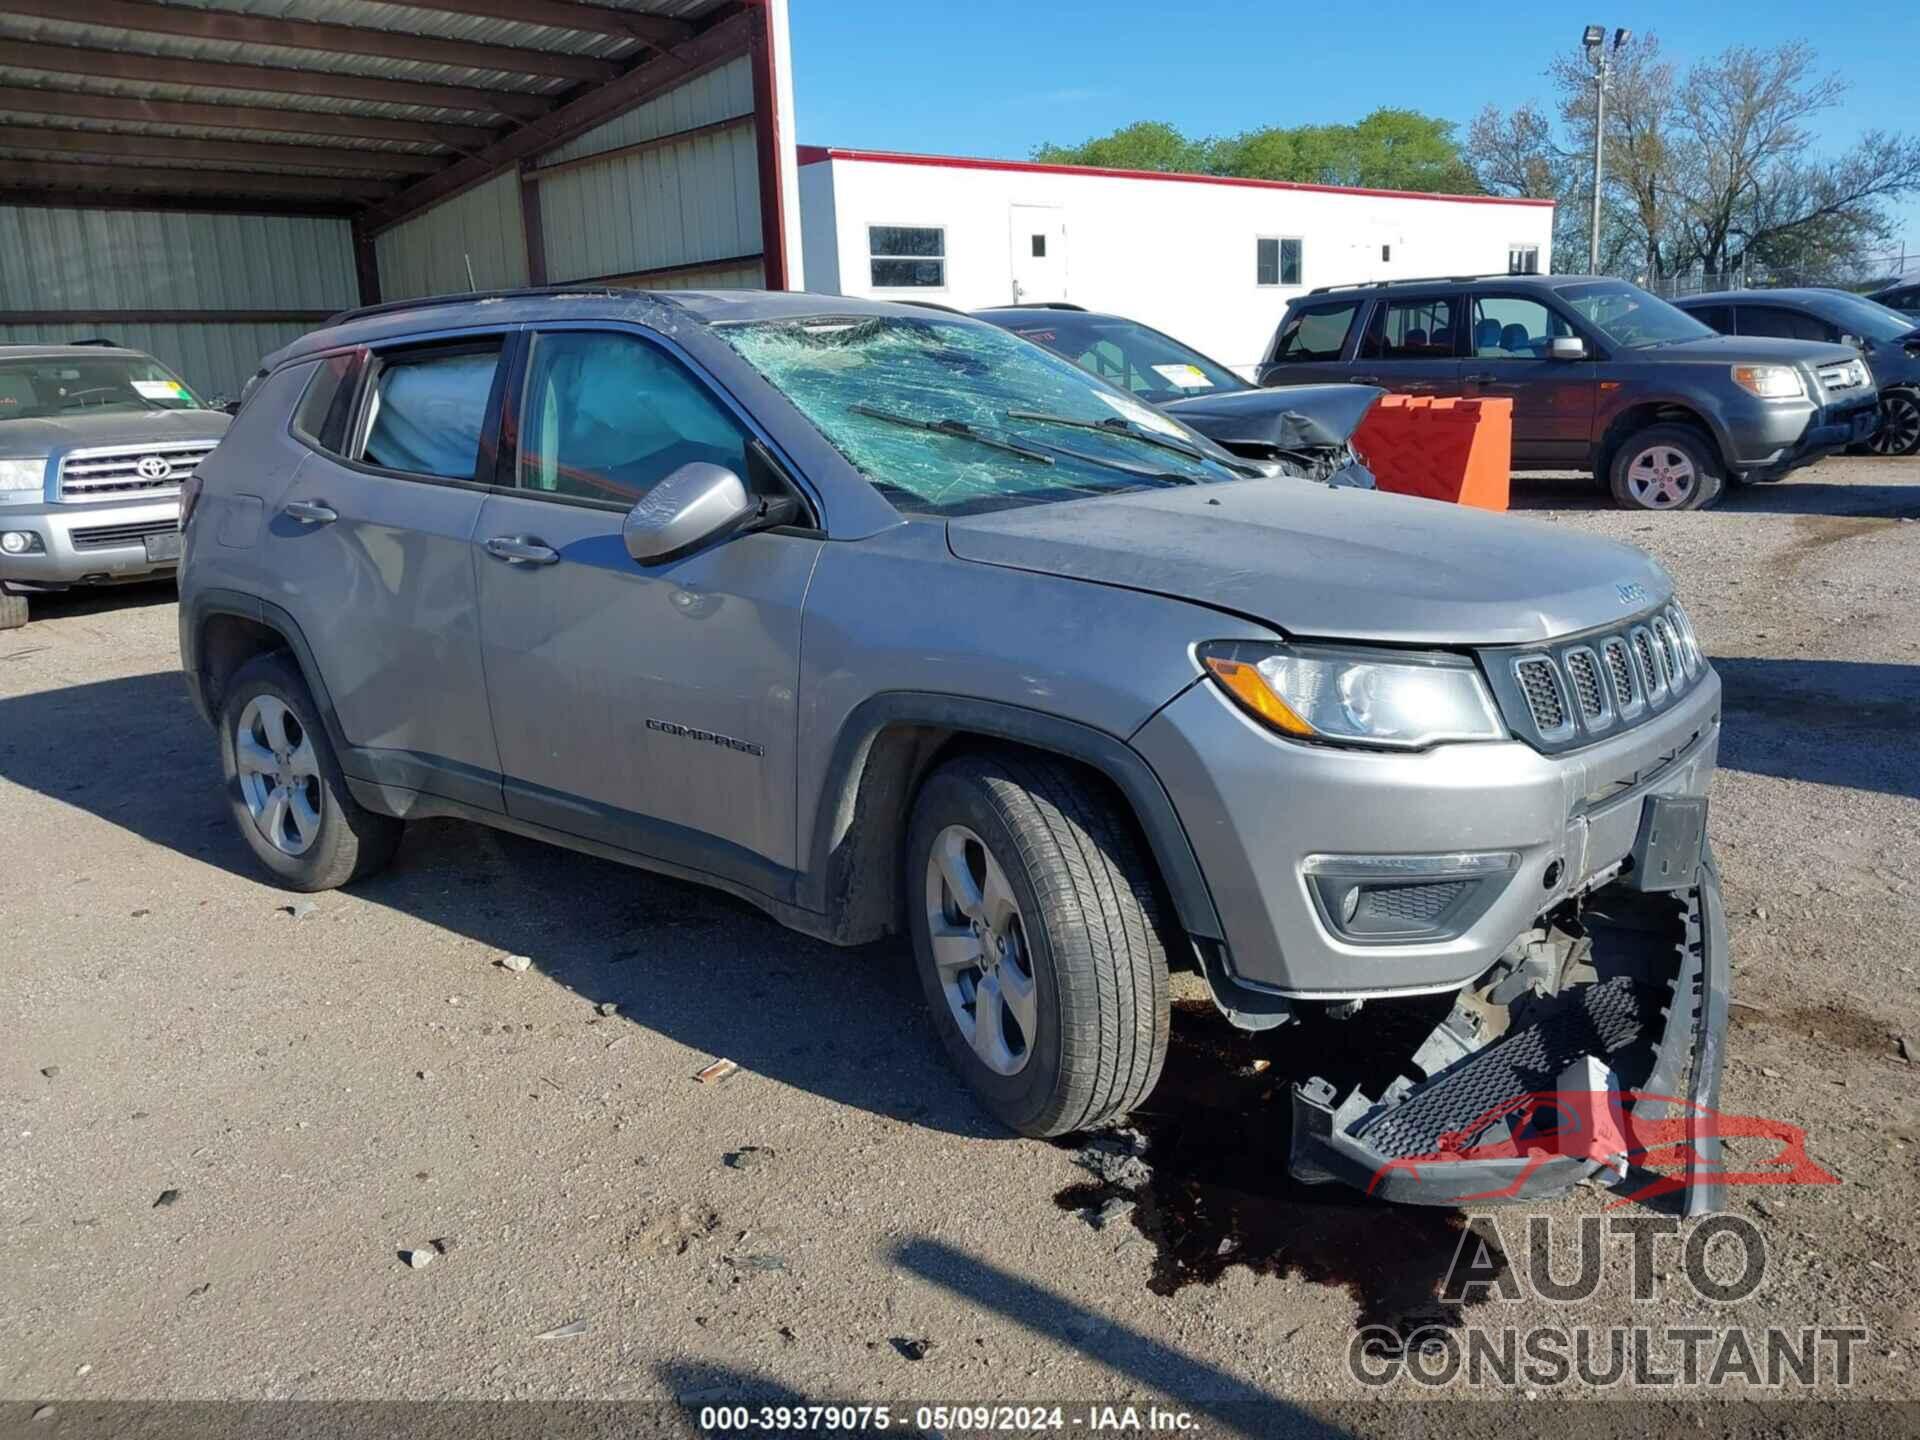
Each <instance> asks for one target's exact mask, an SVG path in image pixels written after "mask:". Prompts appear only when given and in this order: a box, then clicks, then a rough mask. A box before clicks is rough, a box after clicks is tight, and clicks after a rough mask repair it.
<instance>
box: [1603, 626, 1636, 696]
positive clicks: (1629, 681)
mask: <svg viewBox="0 0 1920 1440" xmlns="http://www.w3.org/2000/svg"><path fill="white" fill-rule="evenodd" d="M1607 669H1608V671H1609V672H1611V673H1612V675H1613V694H1614V698H1615V699H1616V700H1618V701H1619V703H1620V704H1622V705H1631V704H1633V697H1634V694H1635V691H1634V686H1633V663H1632V662H1631V661H1630V660H1628V659H1627V647H1626V646H1625V645H1624V644H1622V643H1621V642H1620V641H1618V640H1609V641H1607Z"/></svg>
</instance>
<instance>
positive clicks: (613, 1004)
mask: <svg viewBox="0 0 1920 1440" xmlns="http://www.w3.org/2000/svg"><path fill="white" fill-rule="evenodd" d="M593 1008H594V1009H595V1010H598V1011H599V1012H600V1013H601V1014H602V1015H604V1016H605V1017H606V1018H607V1019H609V1020H611V1019H612V1018H613V1017H614V1016H616V1015H618V1014H619V1013H620V1002H619V1001H618V1000H602V1001H601V1002H600V1003H599V1004H598V1005H596V1006H594V1007H593Z"/></svg>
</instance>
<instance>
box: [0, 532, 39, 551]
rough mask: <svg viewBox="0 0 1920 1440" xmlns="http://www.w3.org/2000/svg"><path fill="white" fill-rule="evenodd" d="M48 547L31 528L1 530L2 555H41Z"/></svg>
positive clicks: (0, 547) (0, 544)
mask: <svg viewBox="0 0 1920 1440" xmlns="http://www.w3.org/2000/svg"><path fill="white" fill-rule="evenodd" d="M46 548H47V547H46V545H45V544H44V543H43V542H42V541H41V539H40V537H39V536H38V535H37V534H35V533H34V532H33V531H31V530H0V555H41V554H44V553H45V552H46Z"/></svg>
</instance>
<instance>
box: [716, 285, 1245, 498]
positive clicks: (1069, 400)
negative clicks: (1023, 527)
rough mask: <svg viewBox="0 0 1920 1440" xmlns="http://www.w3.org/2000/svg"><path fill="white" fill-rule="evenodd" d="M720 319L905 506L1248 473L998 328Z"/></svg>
mask: <svg viewBox="0 0 1920 1440" xmlns="http://www.w3.org/2000/svg"><path fill="white" fill-rule="evenodd" d="M716 328H717V330H718V333H719V334H721V335H723V336H724V337H725V338H726V340H727V342H728V343H729V344H731V345H732V346H733V347H734V349H735V350H737V351H739V352H740V354H741V356H742V357H744V358H745V359H746V361H747V362H748V363H749V364H751V365H752V366H753V367H754V368H755V369H756V370H758V371H759V372H760V373H761V374H762V375H764V376H766V377H767V379H768V380H769V381H771V382H772V383H773V384H774V385H775V386H777V387H778V388H779V389H780V390H781V391H782V392H784V393H785V395H786V396H787V398H788V399H789V400H791V401H793V403H794V405H795V406H797V407H798V408H799V410H800V412H801V413H802V414H803V415H805V416H806V417H807V419H808V420H810V421H812V422H813V424H814V425H815V426H816V427H817V428H818V429H819V431H820V433H821V434H823V435H825V436H826V437H827V439H828V440H829V441H831V442H832V443H833V445H834V447H835V448H836V449H838V450H839V451H840V453H841V454H842V455H844V456H846V458H847V460H848V461H849V462H850V463H851V464H852V465H853V466H854V468H855V469H857V470H859V471H860V473H861V474H862V475H864V476H866V477H867V479H868V480H869V481H870V482H871V483H872V484H873V485H874V486H875V488H877V489H878V490H879V491H880V492H881V493H882V494H883V495H885V496H886V497H887V498H888V499H889V500H890V501H892V502H893V503H894V504H895V505H896V506H898V507H899V508H900V509H901V510H904V511H908V512H911V513H916V514H931V515H968V514H978V513H981V512H984V511H988V510H999V509H1005V508H1007V507H1009V506H1015V505H1041V504H1047V503H1050V502H1053V501H1057V500H1073V499H1077V498H1079V497H1081V496H1085V495H1111V494H1116V493H1119V492H1121V491H1125V490H1140V489H1148V488H1160V487H1162V486H1168V485H1191V484H1195V483H1208V482H1214V481H1221V480H1232V479H1236V478H1238V472H1237V471H1236V470H1235V469H1234V468H1233V460H1232V457H1230V456H1228V455H1227V454H1226V453H1225V452H1224V451H1221V450H1219V449H1218V448H1217V447H1215V446H1214V445H1213V443H1212V442H1211V441H1209V440H1207V439H1205V438H1204V437H1202V436H1201V435H1199V434H1198V433H1196V432H1194V431H1192V430H1189V429H1187V428H1186V427H1185V426H1184V425H1180V424H1178V423H1176V422H1175V421H1173V420H1171V419H1169V418H1168V417H1167V416H1165V415H1162V414H1161V413H1160V412H1159V411H1157V410H1154V409H1153V408H1151V407H1150V406H1147V405H1143V404H1141V403H1140V402H1139V401H1138V400H1135V399H1134V398H1133V397H1132V396H1130V395H1124V394H1121V393H1119V392H1118V391H1115V390H1113V389H1111V388H1110V387H1108V386H1106V385H1103V384H1101V383H1100V382H1099V381H1097V380H1095V379H1094V378H1093V377H1092V376H1090V375H1088V374H1087V373H1086V372H1084V371H1082V370H1080V369H1078V368H1077V367H1076V366H1074V365H1071V364H1069V363H1068V362H1067V361H1065V360H1063V359H1061V358H1059V357H1058V356H1055V355H1051V354H1048V353H1047V352H1046V351H1044V350H1041V349H1039V348H1037V347H1035V346H1032V345H1029V344H1027V343H1026V342H1024V341H1022V340H1019V339H1016V338H1015V337H1013V336H1012V335H1009V334H1007V333H1006V332H1005V331H1002V330H997V329H994V328H992V327H990V326H986V325H980V324H974V323H970V322H967V321H958V320H944V319H940V318H938V317H935V316H928V317H926V318H924V319H922V318H920V317H918V316H915V317H911V318H909V317H906V316H853V317H839V318H820V319H807V320H779V321H772V320H769V321H756V322H751V323H747V324H740V325H728V326H721V327H716Z"/></svg>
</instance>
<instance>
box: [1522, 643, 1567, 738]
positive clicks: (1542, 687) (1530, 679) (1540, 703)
mask: <svg viewBox="0 0 1920 1440" xmlns="http://www.w3.org/2000/svg"><path fill="white" fill-rule="evenodd" d="M1514 673H1515V674H1516V675H1518V676H1519V678H1520V688H1521V689H1522V690H1524V691H1525V692H1526V696H1527V708H1528V709H1529V710H1531V711H1532V712H1533V723H1534V724H1535V725H1537V726H1539V727H1540V730H1541V731H1542V732H1543V733H1545V734H1549V735H1550V734H1553V733H1554V732H1556V731H1559V730H1562V729H1564V728H1565V727H1566V723H1567V707H1566V706H1565V705H1563V704H1562V703H1561V701H1560V686H1559V685H1558V683H1556V682H1555V680H1554V678H1553V662H1552V661H1550V660H1522V661H1521V662H1520V663H1519V664H1518V665H1516V666H1514Z"/></svg>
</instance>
